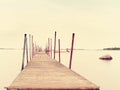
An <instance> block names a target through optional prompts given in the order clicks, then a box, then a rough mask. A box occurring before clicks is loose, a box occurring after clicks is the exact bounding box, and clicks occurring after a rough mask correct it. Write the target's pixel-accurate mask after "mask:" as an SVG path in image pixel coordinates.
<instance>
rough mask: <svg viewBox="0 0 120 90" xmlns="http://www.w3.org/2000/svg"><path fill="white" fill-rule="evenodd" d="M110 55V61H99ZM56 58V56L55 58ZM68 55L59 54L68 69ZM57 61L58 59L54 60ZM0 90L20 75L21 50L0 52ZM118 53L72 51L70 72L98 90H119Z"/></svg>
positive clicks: (119, 52)
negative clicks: (96, 86) (93, 84)
mask: <svg viewBox="0 0 120 90" xmlns="http://www.w3.org/2000/svg"><path fill="white" fill-rule="evenodd" d="M105 54H110V55H111V56H112V57H113V60H111V61H103V60H99V57H100V56H102V55H105ZM56 57H57V56H56ZM69 57H70V53H62V54H61V63H63V64H64V65H65V66H67V67H68V65H69ZM56 59H58V58H56ZM0 60H1V63H0V71H1V72H0V90H5V89H4V87H6V86H9V85H10V84H11V83H12V81H13V80H14V79H15V77H16V76H17V75H18V74H19V73H20V69H21V62H22V51H21V50H0ZM119 69H120V51H96V50H81V51H74V53H73V61H72V70H74V71H76V72H77V73H79V74H80V75H82V76H84V77H85V78H86V79H88V80H90V81H92V82H93V83H95V84H96V85H98V86H100V90H120V85H119V83H120V70H119Z"/></svg>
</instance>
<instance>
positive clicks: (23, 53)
mask: <svg viewBox="0 0 120 90" xmlns="http://www.w3.org/2000/svg"><path fill="white" fill-rule="evenodd" d="M26 36H27V34H24V45H23V58H22V67H21V71H22V70H23V69H24V58H25V44H26Z"/></svg>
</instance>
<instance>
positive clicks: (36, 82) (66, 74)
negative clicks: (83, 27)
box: [7, 52, 99, 90]
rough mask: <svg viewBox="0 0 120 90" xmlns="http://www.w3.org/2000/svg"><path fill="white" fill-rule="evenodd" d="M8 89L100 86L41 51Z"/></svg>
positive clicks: (64, 89) (71, 89) (57, 89)
mask: <svg viewBox="0 0 120 90" xmlns="http://www.w3.org/2000/svg"><path fill="white" fill-rule="evenodd" d="M7 90H99V87H98V86H96V85H95V84H93V83H92V82H90V81H88V80H87V79H85V78H84V77H82V76H80V75H79V74H77V73H75V72H74V71H72V70H70V69H68V68H67V67H65V66H64V65H62V64H60V63H59V62H57V61H56V60H54V59H51V57H50V56H48V55H47V54H45V53H44V52H40V53H37V54H36V55H35V56H34V57H33V59H32V60H31V61H29V62H28V64H27V65H26V67H25V68H24V70H23V71H22V72H21V73H20V74H19V75H18V76H17V78H16V79H15V80H14V81H13V82H12V84H11V85H10V86H9V87H7Z"/></svg>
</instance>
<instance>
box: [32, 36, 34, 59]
mask: <svg viewBox="0 0 120 90" xmlns="http://www.w3.org/2000/svg"><path fill="white" fill-rule="evenodd" d="M33 55H34V43H33V35H32V58H33Z"/></svg>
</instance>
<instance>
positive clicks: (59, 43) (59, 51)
mask: <svg viewBox="0 0 120 90" xmlns="http://www.w3.org/2000/svg"><path fill="white" fill-rule="evenodd" d="M58 50H59V63H60V62H61V58H60V39H58Z"/></svg>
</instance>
